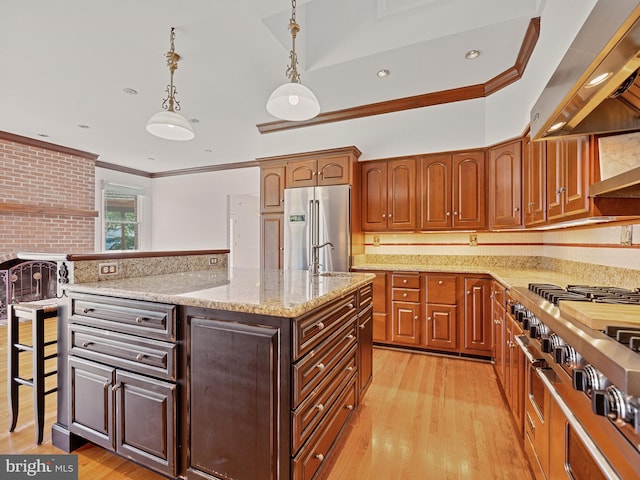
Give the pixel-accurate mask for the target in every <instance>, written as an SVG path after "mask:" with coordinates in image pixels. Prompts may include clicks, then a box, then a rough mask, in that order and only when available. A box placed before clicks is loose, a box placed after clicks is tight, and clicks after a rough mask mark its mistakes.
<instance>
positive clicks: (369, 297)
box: [358, 283, 373, 312]
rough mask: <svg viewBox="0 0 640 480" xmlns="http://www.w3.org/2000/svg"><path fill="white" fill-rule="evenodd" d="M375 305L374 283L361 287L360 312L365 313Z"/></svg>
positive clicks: (359, 293) (359, 294)
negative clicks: (372, 304)
mask: <svg viewBox="0 0 640 480" xmlns="http://www.w3.org/2000/svg"><path fill="white" fill-rule="evenodd" d="M371 303H373V283H370V284H369V285H365V286H364V287H360V290H358V312H361V311H363V310H364V309H365V308H367V307H368V306H369V305H371Z"/></svg>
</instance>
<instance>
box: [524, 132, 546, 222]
mask: <svg viewBox="0 0 640 480" xmlns="http://www.w3.org/2000/svg"><path fill="white" fill-rule="evenodd" d="M522 153H523V177H524V178H523V190H524V208H523V211H524V225H525V227H530V226H534V225H539V224H543V223H545V222H546V221H547V188H546V187H547V162H546V153H547V149H546V143H545V142H532V141H531V139H530V138H529V137H526V138H525V140H524V147H523V149H522Z"/></svg>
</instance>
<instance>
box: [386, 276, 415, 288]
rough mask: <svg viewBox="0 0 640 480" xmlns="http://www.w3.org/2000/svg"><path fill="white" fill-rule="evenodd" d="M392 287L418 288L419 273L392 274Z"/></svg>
mask: <svg viewBox="0 0 640 480" xmlns="http://www.w3.org/2000/svg"><path fill="white" fill-rule="evenodd" d="M391 286H392V287H404V288H420V274H419V273H394V274H392V275H391Z"/></svg>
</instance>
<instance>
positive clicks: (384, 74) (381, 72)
mask: <svg viewBox="0 0 640 480" xmlns="http://www.w3.org/2000/svg"><path fill="white" fill-rule="evenodd" d="M376 75H378V77H379V78H384V77H387V76H389V75H391V72H390V71H389V70H387V69H386V68H383V69H382V70H378V73H376Z"/></svg>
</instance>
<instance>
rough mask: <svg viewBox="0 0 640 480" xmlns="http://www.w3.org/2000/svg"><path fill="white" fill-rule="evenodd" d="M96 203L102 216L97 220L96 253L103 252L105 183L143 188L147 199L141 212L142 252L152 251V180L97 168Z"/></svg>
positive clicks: (144, 200)
mask: <svg viewBox="0 0 640 480" xmlns="http://www.w3.org/2000/svg"><path fill="white" fill-rule="evenodd" d="M95 182H96V202H95V209H96V210H97V211H98V212H100V216H99V217H98V218H97V219H96V227H95V246H96V251H97V252H100V251H102V250H103V245H102V242H103V238H102V185H103V183H104V182H110V183H116V184H119V185H126V186H129V187H138V188H142V189H144V191H145V197H144V198H143V199H142V201H141V207H142V211H141V212H140V215H141V220H142V229H141V232H140V250H151V248H152V243H153V242H152V237H151V222H152V215H151V212H152V210H153V196H152V190H153V189H152V180H151V179H150V178H147V177H141V176H138V175H131V174H129V173H123V172H119V171H116V170H109V169H106V168H99V167H96V176H95Z"/></svg>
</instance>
